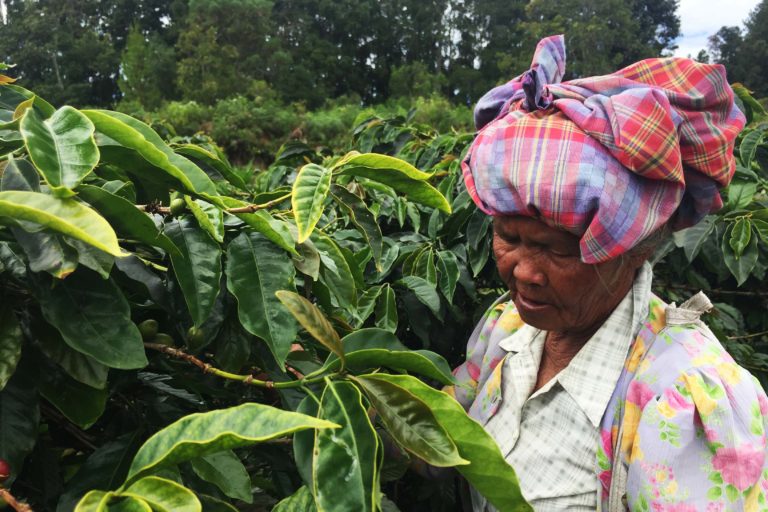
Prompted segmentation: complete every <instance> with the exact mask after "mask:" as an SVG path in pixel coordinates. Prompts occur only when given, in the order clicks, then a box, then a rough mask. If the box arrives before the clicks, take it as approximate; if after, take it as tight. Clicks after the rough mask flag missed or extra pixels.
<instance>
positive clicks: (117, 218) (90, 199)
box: [77, 185, 181, 257]
mask: <svg viewBox="0 0 768 512" xmlns="http://www.w3.org/2000/svg"><path fill="white" fill-rule="evenodd" d="M77 193H78V195H79V196H80V197H81V198H83V200H84V201H86V202H87V203H88V204H90V205H91V206H93V207H94V208H95V209H96V210H98V212H99V213H101V214H102V215H103V216H104V218H105V219H107V220H108V221H109V222H110V224H111V225H112V226H113V227H114V228H115V229H116V230H117V231H118V232H119V233H121V234H123V236H125V237H128V238H135V239H136V240H139V241H141V242H144V243H145V244H148V245H152V246H155V247H160V248H161V249H164V250H165V251H166V252H168V253H173V254H175V255H176V256H177V257H178V256H181V253H180V252H179V248H178V247H176V246H175V245H174V244H173V242H171V240H170V239H169V238H168V237H167V236H165V235H164V234H163V233H161V232H160V230H159V229H157V226H156V225H155V223H154V222H152V219H150V218H149V216H148V215H147V214H146V213H144V212H141V211H139V210H138V209H137V208H136V206H135V205H133V204H132V203H131V202H130V201H128V200H127V199H125V198H123V197H120V196H118V195H115V194H113V193H111V192H108V191H107V190H105V189H103V188H99V187H94V186H93V185H81V186H80V187H79V188H78V190H77Z"/></svg>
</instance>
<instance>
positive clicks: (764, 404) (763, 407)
mask: <svg viewBox="0 0 768 512" xmlns="http://www.w3.org/2000/svg"><path fill="white" fill-rule="evenodd" d="M757 402H758V403H759V404H760V414H762V415H763V416H765V415H768V398H766V397H765V395H762V394H759V395H757Z"/></svg>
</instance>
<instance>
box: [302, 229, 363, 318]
mask: <svg viewBox="0 0 768 512" xmlns="http://www.w3.org/2000/svg"><path fill="white" fill-rule="evenodd" d="M311 240H312V243H313V244H315V248H317V251H318V253H319V254H320V279H321V280H322V282H323V283H324V284H325V285H326V286H327V287H328V289H329V290H330V292H331V294H332V295H333V296H334V298H335V299H336V301H337V302H338V305H339V307H341V308H343V309H346V310H354V308H355V306H356V305H357V288H356V286H355V281H354V279H350V277H351V276H352V269H350V268H349V264H348V263H347V259H346V258H345V257H344V254H342V252H341V249H339V245H338V244H337V243H336V242H335V241H334V240H333V239H332V238H331V237H329V236H327V235H324V234H322V233H318V232H315V233H313V234H312V239H311Z"/></svg>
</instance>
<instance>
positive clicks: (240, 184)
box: [173, 144, 248, 190]
mask: <svg viewBox="0 0 768 512" xmlns="http://www.w3.org/2000/svg"><path fill="white" fill-rule="evenodd" d="M173 149H174V150H175V151H176V153H179V154H180V155H184V156H186V157H189V158H191V159H193V160H197V161H198V162H200V163H202V164H204V165H208V166H210V167H212V168H213V169H215V170H216V171H217V172H218V173H219V174H221V175H222V176H223V177H224V179H226V180H227V181H228V182H230V183H231V184H232V185H234V186H236V187H237V188H239V189H240V190H247V189H248V187H247V186H246V184H245V182H244V181H243V178H241V177H240V175H238V174H237V173H236V172H235V171H234V170H233V169H232V167H231V166H230V165H229V162H227V161H226V160H223V159H222V158H220V156H219V155H217V154H215V153H214V152H212V151H208V150H207V149H205V148H202V147H200V146H196V145H194V144H179V145H174V147H173Z"/></svg>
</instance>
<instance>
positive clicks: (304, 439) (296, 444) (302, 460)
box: [293, 395, 320, 496]
mask: <svg viewBox="0 0 768 512" xmlns="http://www.w3.org/2000/svg"><path fill="white" fill-rule="evenodd" d="M319 411H320V400H319V399H318V398H317V397H316V396H309V395H307V396H305V397H304V398H303V399H302V400H301V402H299V405H298V406H297V407H296V412H298V413H300V414H305V415H307V416H311V417H316V416H317V415H318V413H319ZM316 433H317V430H300V431H298V432H295V433H294V434H293V459H294V461H295V462H296V470H297V472H298V473H299V476H300V477H301V479H302V480H303V481H304V483H305V484H307V485H308V486H309V487H313V484H312V478H313V476H312V459H313V458H314V451H315V437H316V435H315V434H316ZM311 495H312V493H311V491H310V496H311Z"/></svg>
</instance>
